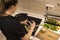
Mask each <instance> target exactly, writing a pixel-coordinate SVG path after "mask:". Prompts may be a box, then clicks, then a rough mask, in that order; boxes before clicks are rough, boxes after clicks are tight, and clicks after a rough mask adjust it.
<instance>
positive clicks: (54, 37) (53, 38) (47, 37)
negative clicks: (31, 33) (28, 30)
mask: <svg viewBox="0 0 60 40" xmlns="http://www.w3.org/2000/svg"><path fill="white" fill-rule="evenodd" d="M59 36H60V35H58V34H56V33H54V32H52V31H50V30H46V32H42V31H39V33H38V34H37V36H36V37H38V38H40V39H42V40H58V38H59Z"/></svg>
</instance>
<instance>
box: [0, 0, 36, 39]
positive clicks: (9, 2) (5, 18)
mask: <svg viewBox="0 0 60 40" xmlns="http://www.w3.org/2000/svg"><path fill="white" fill-rule="evenodd" d="M17 3H18V2H17V0H6V1H5V2H4V13H1V16H0V29H1V31H2V33H3V34H4V35H5V36H6V38H7V40H29V37H30V36H31V34H32V32H33V29H34V27H35V22H33V23H30V26H31V30H30V31H29V32H28V33H27V34H26V35H25V34H24V33H25V31H24V30H23V28H22V25H21V24H19V23H18V22H17V20H16V19H15V18H14V17H12V16H11V14H12V13H14V12H15V10H16V5H17Z"/></svg>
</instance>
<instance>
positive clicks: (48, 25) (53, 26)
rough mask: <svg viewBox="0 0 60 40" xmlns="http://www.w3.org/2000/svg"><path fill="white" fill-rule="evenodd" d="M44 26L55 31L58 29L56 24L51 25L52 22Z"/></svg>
mask: <svg viewBox="0 0 60 40" xmlns="http://www.w3.org/2000/svg"><path fill="white" fill-rule="evenodd" d="M43 26H44V27H46V28H47V29H51V30H53V31H57V29H56V26H55V25H51V24H47V23H45V24H44V25H43Z"/></svg>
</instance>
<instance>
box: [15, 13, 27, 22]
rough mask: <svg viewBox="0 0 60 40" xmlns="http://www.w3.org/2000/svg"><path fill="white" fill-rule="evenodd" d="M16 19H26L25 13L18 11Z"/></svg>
mask: <svg viewBox="0 0 60 40" xmlns="http://www.w3.org/2000/svg"><path fill="white" fill-rule="evenodd" d="M15 18H16V20H17V21H19V22H20V21H24V20H26V19H27V13H19V14H17V15H16V16H15Z"/></svg>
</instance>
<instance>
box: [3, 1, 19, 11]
mask: <svg viewBox="0 0 60 40" xmlns="http://www.w3.org/2000/svg"><path fill="white" fill-rule="evenodd" d="M17 2H18V0H5V2H4V10H5V11H6V10H8V9H9V8H10V7H11V6H12V5H14V6H15V5H16V4H17Z"/></svg>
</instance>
